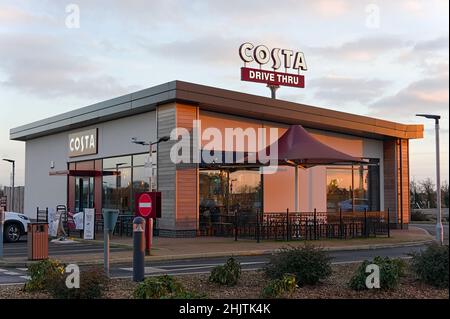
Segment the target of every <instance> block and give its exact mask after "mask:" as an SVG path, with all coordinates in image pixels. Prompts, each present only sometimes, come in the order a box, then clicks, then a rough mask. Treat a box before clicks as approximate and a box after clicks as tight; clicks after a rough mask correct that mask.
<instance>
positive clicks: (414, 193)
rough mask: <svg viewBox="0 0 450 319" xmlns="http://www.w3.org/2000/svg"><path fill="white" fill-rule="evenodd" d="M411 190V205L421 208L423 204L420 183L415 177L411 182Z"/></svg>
mask: <svg viewBox="0 0 450 319" xmlns="http://www.w3.org/2000/svg"><path fill="white" fill-rule="evenodd" d="M409 191H410V196H409V197H410V199H411V207H412V208H413V209H414V208H420V207H421V206H422V203H421V198H420V197H421V196H420V195H421V191H420V185H419V183H418V182H416V181H415V180H414V179H412V180H411V182H410V183H409Z"/></svg>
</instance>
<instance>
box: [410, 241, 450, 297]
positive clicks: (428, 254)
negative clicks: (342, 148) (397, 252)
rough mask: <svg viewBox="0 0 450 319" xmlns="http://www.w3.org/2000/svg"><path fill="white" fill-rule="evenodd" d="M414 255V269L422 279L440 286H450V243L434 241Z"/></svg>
mask: <svg viewBox="0 0 450 319" xmlns="http://www.w3.org/2000/svg"><path fill="white" fill-rule="evenodd" d="M412 257H413V258H412V263H411V265H412V269H413V271H414V272H415V274H416V275H417V277H419V279H420V280H421V281H423V282H425V283H427V284H430V285H432V286H434V287H438V288H445V287H448V272H449V270H448V269H449V268H448V257H449V256H448V245H443V246H441V245H439V244H437V243H434V244H431V245H429V246H428V247H427V248H426V249H425V250H423V251H421V252H420V253H415V254H412Z"/></svg>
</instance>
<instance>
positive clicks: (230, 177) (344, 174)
mask: <svg viewBox="0 0 450 319" xmlns="http://www.w3.org/2000/svg"><path fill="white" fill-rule="evenodd" d="M196 123H197V124H196ZM296 124H300V125H302V126H303V127H304V128H306V129H307V131H308V132H309V133H310V134H312V135H313V136H314V137H315V138H316V139H318V140H319V141H321V142H323V143H325V144H327V145H329V146H331V147H333V148H335V149H337V150H339V151H342V152H344V153H347V154H349V155H352V156H354V157H359V158H363V159H365V160H366V163H364V164H361V165H328V166H327V165H323V166H315V167H312V168H308V169H300V170H299V174H298V185H299V187H298V193H297V194H295V193H294V176H295V175H294V168H292V167H288V166H280V167H279V169H278V170H277V171H276V172H275V173H273V174H264V175H262V174H260V169H258V168H255V167H245V166H235V167H231V168H230V167H224V166H221V165H210V164H209V165H205V164H204V163H203V162H202V161H200V162H194V163H176V162H174V161H173V149H174V146H175V145H176V144H177V143H179V141H177V140H169V141H166V142H162V143H159V144H158V145H157V148H156V150H157V151H156V153H155V155H154V156H152V161H150V156H149V147H148V146H143V145H139V144H135V143H132V142H131V140H132V138H137V139H139V140H143V141H149V142H154V141H156V140H158V138H161V137H163V136H169V135H171V134H172V135H173V134H174V129H176V128H177V130H181V129H182V131H183V132H189V133H192V132H197V131H196V129H198V134H199V135H200V136H201V137H205V136H204V135H208V134H207V132H210V131H211V130H209V131H208V129H213V132H216V133H221V134H222V136H226V131H227V129H230V128H231V129H236V128H240V129H242V130H246V129H254V131H255V132H258V129H269V128H277V129H278V136H281V135H282V134H283V133H284V132H285V131H286V130H287V128H288V127H289V125H296ZM195 125H197V127H194V126H195ZM198 125H199V126H198ZM176 132H177V131H175V133H176ZM264 134H265V133H264ZM422 136H423V126H421V125H405V124H399V123H394V122H390V121H384V120H380V119H374V118H369V117H365V116H359V115H354V114H348V113H343V112H338V111H332V110H327V109H324V108H318V107H314V106H308V105H303V104H297V103H292V102H287V101H281V100H276V99H270V98H265V97H260V96H254V95H249V94H244V93H239V92H233V91H228V90H223V89H219V88H213V87H207V86H203V85H197V84H192V83H186V82H180V81H173V82H169V83H166V84H162V85H159V86H156V87H152V88H149V89H145V90H142V91H138V92H135V93H131V94H127V95H124V96H121V97H118V98H115V99H112V100H107V101H104V102H101V103H97V104H94V105H90V106H87V107H84V108H81V109H78V110H75V111H71V112H67V113H64V114H61V115H58V116H54V117H51V118H48V119H44V120H41V121H37V122H34V123H31V124H27V125H24V126H21V127H17V128H14V129H12V130H11V132H10V138H11V139H12V140H19V141H24V142H25V143H26V162H25V207H24V210H25V213H26V214H27V215H29V216H30V217H34V215H35V211H36V207H41V208H45V207H56V205H60V204H62V205H66V206H67V208H68V210H70V211H73V212H78V211H82V210H83V209H84V208H95V210H96V214H97V215H98V216H100V214H101V209H102V208H117V209H120V210H121V212H122V213H124V214H134V194H135V193H138V192H141V191H147V190H149V188H150V180H149V177H150V176H154V177H153V182H154V183H155V185H156V187H157V190H158V191H160V192H161V193H162V216H161V218H160V219H159V220H158V221H157V224H156V227H157V228H158V230H159V235H160V236H173V237H175V236H176V237H184V236H189V237H190V236H195V235H196V234H198V233H199V230H201V228H202V225H205V224H208V223H211V222H214V220H215V219H216V218H218V217H217V216H221V215H227V214H229V213H230V211H231V210H233V209H234V207H236V205H238V207H239V209H241V210H246V211H249V212H252V211H255V210H260V211H263V212H281V211H286V209H289V210H290V211H295V202H296V197H297V203H298V207H297V210H298V211H302V212H310V211H313V210H316V211H320V212H333V211H337V210H344V211H356V212H357V211H363V210H367V211H385V210H387V209H389V210H390V211H391V216H392V218H391V223H392V224H394V225H402V226H406V225H407V224H408V223H409V220H410V211H409V210H410V208H409V143H408V141H409V139H415V138H421V137H422ZM267 140H268V138H267V139H264V142H265V144H264V145H268V142H266V141H267ZM216 142H217V141H216ZM198 143H199V145H200V146H201V149H203V150H207V149H208V148H209V147H211V141H210V140H208V136H206V138H204V139H203V138H200V139H199V142H198ZM215 145H216V146H217V145H220V146H219V148H220V147H221V148H222V150H223V151H225V152H231V153H233V152H234V153H236V152H246V151H248V148H247V146H246V144H245V143H244V144H242V145H241V144H238V143H235V144H232V145H231V146H229V145H227V143H226V142H225V141H221V142H220V143H215ZM191 146H192V145H191ZM215 149H217V148H215ZM171 152H172V154H171ZM191 155H192V154H191ZM61 171H67V172H76V173H74V174H69V173H68V174H66V175H62V174H57V172H61Z"/></svg>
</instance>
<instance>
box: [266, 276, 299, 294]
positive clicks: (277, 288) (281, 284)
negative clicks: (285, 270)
mask: <svg viewBox="0 0 450 319" xmlns="http://www.w3.org/2000/svg"><path fill="white" fill-rule="evenodd" d="M296 287H297V280H296V279H295V276H294V275H290V274H285V275H283V278H281V279H274V280H271V281H269V283H268V284H267V286H265V287H264V289H263V291H262V293H261V296H262V297H263V298H277V297H279V296H281V295H283V294H285V293H290V292H292V291H294V289H295V288H296Z"/></svg>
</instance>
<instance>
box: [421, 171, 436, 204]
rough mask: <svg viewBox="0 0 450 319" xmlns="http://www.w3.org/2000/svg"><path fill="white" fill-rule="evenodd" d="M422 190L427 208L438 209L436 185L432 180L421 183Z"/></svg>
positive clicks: (427, 179) (428, 179)
mask: <svg viewBox="0 0 450 319" xmlns="http://www.w3.org/2000/svg"><path fill="white" fill-rule="evenodd" d="M420 188H421V191H422V193H423V197H424V198H423V200H424V201H425V203H426V205H427V207H428V206H429V208H436V191H435V185H434V183H433V181H432V180H431V178H426V179H424V180H422V181H420Z"/></svg>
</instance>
